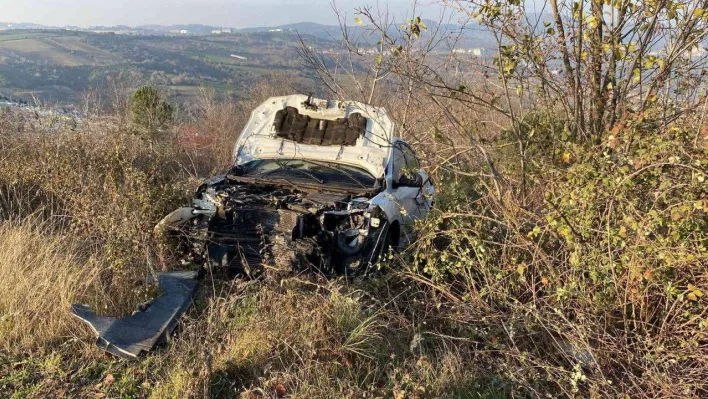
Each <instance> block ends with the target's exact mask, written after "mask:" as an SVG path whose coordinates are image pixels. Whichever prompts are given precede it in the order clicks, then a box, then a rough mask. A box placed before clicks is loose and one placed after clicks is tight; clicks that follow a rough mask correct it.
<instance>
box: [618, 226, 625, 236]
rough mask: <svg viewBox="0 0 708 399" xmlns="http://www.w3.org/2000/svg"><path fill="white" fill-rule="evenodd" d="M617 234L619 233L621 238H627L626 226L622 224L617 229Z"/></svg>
mask: <svg viewBox="0 0 708 399" xmlns="http://www.w3.org/2000/svg"><path fill="white" fill-rule="evenodd" d="M617 234H619V236H620V237H622V238H627V228H626V227H624V226H621V227H620V229H619V232H618V233H617Z"/></svg>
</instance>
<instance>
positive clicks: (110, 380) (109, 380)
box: [103, 374, 116, 385]
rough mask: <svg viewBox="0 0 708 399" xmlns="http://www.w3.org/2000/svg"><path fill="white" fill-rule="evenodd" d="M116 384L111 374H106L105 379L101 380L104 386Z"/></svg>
mask: <svg viewBox="0 0 708 399" xmlns="http://www.w3.org/2000/svg"><path fill="white" fill-rule="evenodd" d="M114 382H116V377H114V376H113V374H106V378H104V379H103V383H104V384H106V385H111V384H113V383H114Z"/></svg>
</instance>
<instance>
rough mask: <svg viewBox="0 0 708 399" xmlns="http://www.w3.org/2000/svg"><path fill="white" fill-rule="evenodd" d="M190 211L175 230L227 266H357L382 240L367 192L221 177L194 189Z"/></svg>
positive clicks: (383, 224)
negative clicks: (358, 193)
mask: <svg viewBox="0 0 708 399" xmlns="http://www.w3.org/2000/svg"><path fill="white" fill-rule="evenodd" d="M190 212H191V214H192V216H194V217H192V218H191V219H190V220H189V221H188V222H187V224H186V225H183V226H182V228H183V229H182V231H186V232H187V233H188V237H189V239H190V241H191V247H192V248H193V251H194V252H195V253H196V254H198V255H200V257H201V258H202V259H203V260H204V261H206V262H208V264H209V266H210V267H225V268H227V269H228V270H229V271H230V272H232V273H242V272H246V273H253V272H254V271H257V270H260V268H261V266H263V265H268V264H273V265H275V266H278V267H294V268H304V267H314V268H317V269H320V270H323V271H336V272H340V273H356V272H357V271H358V270H365V269H366V268H368V266H370V265H371V264H373V263H375V262H376V260H377V259H378V256H379V255H380V254H381V252H382V250H383V249H384V248H385V245H387V243H386V237H387V232H388V223H387V220H386V216H385V214H384V212H383V211H381V210H380V209H379V208H378V207H376V206H370V204H369V198H366V197H357V196H354V195H347V194H341V193H328V192H307V191H304V190H303V189H302V188H299V187H298V188H295V187H292V188H290V187H282V186H278V185H271V184H268V183H260V184H245V183H243V182H242V181H240V180H239V179H238V178H237V177H233V176H224V177H219V178H216V179H213V180H211V181H209V182H206V183H205V184H202V185H201V186H200V187H199V188H198V189H197V193H196V196H195V199H194V200H193V207H192V209H191V211H190Z"/></svg>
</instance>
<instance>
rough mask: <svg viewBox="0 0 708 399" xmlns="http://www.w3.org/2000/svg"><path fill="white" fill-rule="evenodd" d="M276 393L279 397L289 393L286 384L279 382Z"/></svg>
mask: <svg viewBox="0 0 708 399" xmlns="http://www.w3.org/2000/svg"><path fill="white" fill-rule="evenodd" d="M275 393H276V395H277V396H278V397H279V398H283V397H285V395H286V394H287V393H288V390H287V388H285V385H283V384H278V385H276V386H275Z"/></svg>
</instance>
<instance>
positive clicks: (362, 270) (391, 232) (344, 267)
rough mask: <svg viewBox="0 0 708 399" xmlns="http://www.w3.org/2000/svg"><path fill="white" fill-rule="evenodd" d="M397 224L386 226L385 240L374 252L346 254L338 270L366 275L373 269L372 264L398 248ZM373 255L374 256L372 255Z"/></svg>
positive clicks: (352, 275) (353, 275)
mask: <svg viewBox="0 0 708 399" xmlns="http://www.w3.org/2000/svg"><path fill="white" fill-rule="evenodd" d="M396 227H397V226H393V227H392V228H390V227H389V226H388V225H386V226H385V227H384V231H383V232H382V234H383V235H384V236H383V240H382V241H381V242H379V243H378V245H377V247H376V248H374V249H373V252H374V253H373V254H372V253H371V252H368V251H366V252H367V253H365V254H357V255H352V256H346V257H344V259H342V261H341V262H340V264H339V268H338V270H337V271H338V272H339V274H341V275H344V276H347V277H357V276H365V275H367V274H369V273H370V272H371V271H372V270H371V269H372V266H374V265H376V264H377V263H378V262H379V261H380V260H382V259H386V257H387V256H388V254H389V252H390V251H395V250H396V243H397V240H398V239H397V234H398V230H397V229H396ZM372 255H373V256H372Z"/></svg>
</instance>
